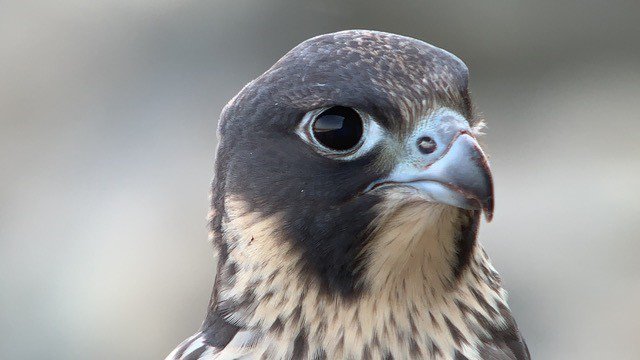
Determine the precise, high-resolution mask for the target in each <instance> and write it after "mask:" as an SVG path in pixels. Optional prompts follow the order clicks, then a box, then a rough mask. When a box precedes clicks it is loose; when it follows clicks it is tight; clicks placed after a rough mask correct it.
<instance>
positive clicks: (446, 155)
mask: <svg viewBox="0 0 640 360" xmlns="http://www.w3.org/2000/svg"><path fill="white" fill-rule="evenodd" d="M386 186H405V187H411V188H414V189H416V190H418V191H419V193H420V194H421V195H422V196H424V197H425V198H427V199H428V200H429V201H434V202H438V203H442V204H447V205H451V206H455V207H458V208H462V209H469V210H483V211H484V213H485V217H486V219H487V221H491V219H492V218H493V181H492V178H491V171H490V169H489V163H488V161H487V158H486V156H485V155H484V152H483V151H482V149H481V148H480V145H479V144H478V142H477V141H476V139H475V138H474V137H472V136H471V135H469V134H468V133H466V132H460V133H458V134H456V135H455V136H454V137H453V139H452V140H451V141H450V142H449V144H448V145H447V148H446V149H445V150H444V152H443V153H442V154H441V155H440V157H439V158H438V159H436V160H435V161H433V162H432V163H430V164H428V165H426V166H413V165H407V164H404V165H403V166H399V167H398V168H396V170H394V171H393V172H392V173H391V174H390V176H389V177H388V178H386V179H384V180H381V181H377V182H374V183H373V184H371V185H370V186H369V188H368V190H369V191H371V190H374V189H376V188H380V187H386Z"/></svg>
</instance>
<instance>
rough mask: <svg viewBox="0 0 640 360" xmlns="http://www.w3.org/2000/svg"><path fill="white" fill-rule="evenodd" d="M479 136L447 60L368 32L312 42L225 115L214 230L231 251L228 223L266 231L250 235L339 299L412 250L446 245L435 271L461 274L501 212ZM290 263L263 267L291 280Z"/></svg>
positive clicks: (462, 83)
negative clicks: (484, 226) (443, 266)
mask: <svg viewBox="0 0 640 360" xmlns="http://www.w3.org/2000/svg"><path fill="white" fill-rule="evenodd" d="M479 126H480V125H479V122H478V121H477V120H475V119H474V117H473V113H472V109H471V104H470V100H469V96H468V92H467V69H466V66H465V65H464V64H463V63H462V62H461V61H460V60H459V59H458V58H456V57H455V56H453V55H451V54H450V53H448V52H446V51H444V50H441V49H438V48H435V47H432V46H430V45H428V44H426V43H423V42H421V41H418V40H414V39H410V38H406V37H401V36H397V35H391V34H384V33H373V32H366V31H348V32H340V33H336V34H330V35H325V36H321V37H318V38H313V39H310V40H308V41H306V42H304V43H302V44H300V45H299V46H297V47H296V48H294V49H293V50H292V51H291V52H289V53H288V54H287V55H285V56H284V57H283V58H282V59H281V60H280V61H278V62H277V63H276V64H275V65H274V66H273V67H272V68H271V69H270V70H268V71H267V72H266V73H265V74H263V75H262V76H260V77H259V78H258V79H256V80H254V81H253V82H252V83H250V84H249V85H247V86H246V87H245V88H244V89H243V90H242V91H241V92H240V93H239V94H238V96H236V98H234V99H233V100H232V101H231V102H230V103H229V105H228V106H227V107H226V108H225V111H224V112H223V116H222V120H221V125H220V135H221V139H220V141H221V142H220V147H219V152H218V165H217V170H216V180H215V183H214V200H213V203H214V204H213V206H214V210H215V212H216V214H215V215H214V221H213V223H214V230H217V231H218V232H219V233H220V234H221V236H220V238H221V239H223V240H220V241H222V242H226V243H227V244H225V245H224V246H232V247H233V246H234V245H233V242H234V236H238V234H237V232H238V231H239V230H238V229H233V226H231V225H228V224H230V223H233V221H238V219H240V218H244V220H242V221H243V222H244V223H243V224H244V225H243V228H244V229H247V228H251V226H253V225H255V224H256V223H257V222H260V221H263V222H264V221H265V220H264V219H270V221H268V222H265V224H268V225H264V224H263V225H261V226H262V227H269V229H267V230H265V229H259V230H256V229H255V228H254V229H253V230H251V231H254V233H250V234H244V235H245V236H250V237H251V239H253V238H254V237H255V238H258V239H257V240H256V241H262V240H261V239H260V238H261V237H262V236H263V235H264V236H267V235H265V234H268V237H270V238H277V239H276V240H274V239H270V240H269V241H274V242H272V243H271V244H273V246H276V247H279V246H281V247H282V249H287V252H286V254H290V253H295V254H296V255H295V256H294V258H295V259H296V263H298V262H300V263H302V265H303V267H304V269H305V271H306V272H307V273H308V274H309V276H310V278H312V279H318V280H319V281H320V282H321V283H322V284H323V285H322V286H323V287H324V288H325V289H326V290H328V291H335V292H338V293H341V294H343V295H349V294H353V293H357V292H358V291H363V290H366V289H367V288H369V287H371V286H373V285H372V284H373V283H374V282H375V281H376V278H377V277H380V276H387V277H388V275H387V274H386V273H385V272H384V271H383V270H382V269H383V268H384V267H385V266H387V267H389V266H391V267H393V266H396V265H397V266H399V267H403V266H404V265H403V263H406V262H407V261H410V258H413V256H414V253H413V252H414V251H415V249H421V250H420V251H422V252H423V254H427V253H428V255H429V256H432V255H433V253H430V252H429V251H428V250H424V249H425V247H426V248H428V247H429V246H431V245H432V244H431V245H430V244H429V242H438V241H450V244H448V245H446V246H445V248H449V250H446V251H444V252H441V253H439V254H440V255H441V256H442V257H443V259H436V260H434V262H438V261H442V262H446V263H447V264H450V265H451V268H452V269H453V270H452V271H453V272H455V268H456V267H460V266H463V265H464V262H465V261H466V260H465V259H464V256H465V252H468V248H469V246H471V244H472V242H473V241H474V240H475V229H476V226H477V222H478V217H479V216H478V215H479V213H480V212H481V211H483V210H484V212H485V214H486V216H487V218H488V219H490V218H491V214H492V211H493V192H492V182H491V175H490V172H489V167H488V164H487V160H486V158H485V155H484V154H483V152H482V150H481V148H480V146H479V145H478V142H477V141H476V135H477V129H478V128H479ZM247 219H250V220H247ZM216 227H217V229H216ZM425 233H427V234H431V235H429V236H423V234H425ZM401 234H402V235H403V236H402V238H403V239H400V236H399V235H401ZM447 236H448V237H450V239H449V240H447V239H445V238H446V237H447ZM405 237H409V238H410V240H411V242H407V240H406V239H404V238H405ZM414 238H415V239H414ZM416 239H417V240H416ZM442 239H445V240H442ZM414 240H415V241H414ZM265 241H266V240H265ZM417 243H420V244H417ZM416 246H417V248H416ZM274 253H277V252H274ZM286 254H283V258H275V259H271V260H265V261H273V262H277V263H281V266H282V267H283V269H284V268H287V266H288V265H287V264H286V260H285V258H286V256H288V255H286ZM254 255H255V256H260V255H259V254H254ZM418 255H420V254H418ZM291 256H293V255H291ZM298 260H299V261H298Z"/></svg>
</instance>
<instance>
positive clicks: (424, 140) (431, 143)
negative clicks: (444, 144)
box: [418, 136, 438, 154]
mask: <svg viewBox="0 0 640 360" xmlns="http://www.w3.org/2000/svg"><path fill="white" fill-rule="evenodd" d="M437 147H438V144H436V142H435V140H433V139H432V138H430V137H428V136H423V137H421V138H420V139H418V149H419V150H420V152H421V153H423V154H431V153H432V152H434V151H435V150H436V148H437Z"/></svg>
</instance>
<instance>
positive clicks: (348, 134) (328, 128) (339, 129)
mask: <svg viewBox="0 0 640 360" xmlns="http://www.w3.org/2000/svg"><path fill="white" fill-rule="evenodd" d="M311 131H312V132H313V137H314V138H315V139H316V140H317V141H318V142H319V143H320V144H321V145H323V146H325V147H326V148H329V149H331V150H336V151H345V150H349V149H352V148H353V147H354V146H356V145H358V144H359V143H360V139H361V138H362V133H363V123H362V118H360V114H358V112H357V111H355V110H354V109H352V108H348V107H345V106H334V107H331V108H329V109H327V110H324V111H323V112H321V113H320V114H319V115H318V116H316V118H315V120H314V121H313V124H312V126H311Z"/></svg>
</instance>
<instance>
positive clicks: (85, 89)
mask: <svg viewBox="0 0 640 360" xmlns="http://www.w3.org/2000/svg"><path fill="white" fill-rule="evenodd" d="M348 28H367V29H376V30H384V31H390V32H395V33H400V34H404V35H409V36H412V37H416V38H419V39H422V40H425V41H427V42H430V43H433V44H435V45H437V46H440V47H443V48H445V49H447V50H449V51H451V52H453V53H455V54H457V55H458V56H459V57H460V58H462V59H463V60H464V61H465V62H466V63H467V64H468V66H469V68H470V70H471V89H472V92H473V96H474V99H475V102H476V104H477V105H478V108H479V110H480V111H481V112H482V113H483V114H484V116H485V117H486V119H487V121H488V125H489V126H488V129H487V135H486V137H485V138H484V143H485V144H486V145H485V146H486V148H487V151H488V153H489V154H490V155H491V161H492V167H493V171H494V178H495V183H496V192H497V194H496V195H497V203H496V214H495V219H494V221H493V222H492V223H490V224H483V229H482V231H481V236H480V238H481V241H482V242H483V243H484V244H485V246H486V248H487V249H488V252H489V254H490V255H491V256H492V258H493V261H494V265H495V266H496V268H497V269H498V270H499V271H500V272H501V273H502V275H503V277H504V280H505V283H506V287H507V289H508V290H509V292H510V298H511V306H512V308H513V311H514V312H515V314H516V316H517V318H518V321H519V324H520V327H521V329H522V331H523V332H524V334H525V336H526V338H527V340H528V342H529V347H530V348H531V352H532V354H533V355H534V357H535V358H536V359H639V358H640V261H638V254H639V251H640V237H639V236H638V232H639V231H640V221H639V220H638V215H640V201H639V200H640V191H639V189H640V180H639V179H640V145H639V142H638V136H639V134H640V115H639V114H640V111H639V110H638V107H639V105H640V45H639V43H640V2H638V1H626V2H623V1H620V2H615V1H608V2H605V1H582V2H577V1H576V2H569V1H555V2H551V1H541V2H535V4H534V2H525V1H505V0H502V1H498V0H489V1H438V2H430V1H429V2H428V1H425V0H423V1H409V2H405V1H399V2H395V1H372V0H369V1H357V2H356V1H324V2H321V1H309V2H304V1H293V0H291V1H281V0H269V1H257V0H256V1H248V0H235V1H226V0H225V1H222V0H220V1H203V0H199V1H196V0H182V1H168V0H114V1H81V0H76V1H62V2H53V1H49V2H33V1H0V121H1V123H0V126H1V127H0V358H2V359H14V358H16V359H36V358H37V359H42V358H46V359H160V358H163V357H164V356H165V355H166V354H167V353H168V352H169V351H170V350H171V349H172V348H173V347H174V346H175V345H176V344H177V343H178V342H180V341H181V340H183V339H184V338H186V337H187V336H189V335H191V334H192V333H193V332H195V331H196V329H197V328H198V327H199V325H200V322H201V320H202V319H203V315H204V312H205V307H206V304H207V302H208V299H209V294H210V290H211V285H212V279H213V271H214V268H213V257H212V251H211V249H210V246H209V244H208V243H207V231H206V221H205V215H206V212H207V203H208V200H207V195H208V188H209V182H210V178H211V175H212V159H213V153H214V149H215V145H216V138H215V129H216V122H217V117H218V114H219V112H220V110H221V108H222V106H223V105H224V104H225V103H226V102H227V101H228V100H229V99H230V98H231V97H232V96H233V95H234V94H235V93H236V92H237V91H238V90H239V89H240V88H241V87H242V86H243V85H244V84H245V83H246V82H248V81H250V80H251V79H252V78H254V77H256V76H258V75H259V74H260V73H262V72H263V71H264V70H266V69H267V68H268V67H269V66H270V65H271V64H272V63H273V62H275V61H276V60H277V59H278V58H279V57H280V56H281V55H282V54H284V53H285V52H286V51H288V50H289V49H290V48H292V47H293V46H295V45H296V44H297V43H299V42H300V41H302V40H305V39H306V38H308V37H311V36H313V35H317V34H321V33H325V32H332V31H336V30H342V29H348Z"/></svg>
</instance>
